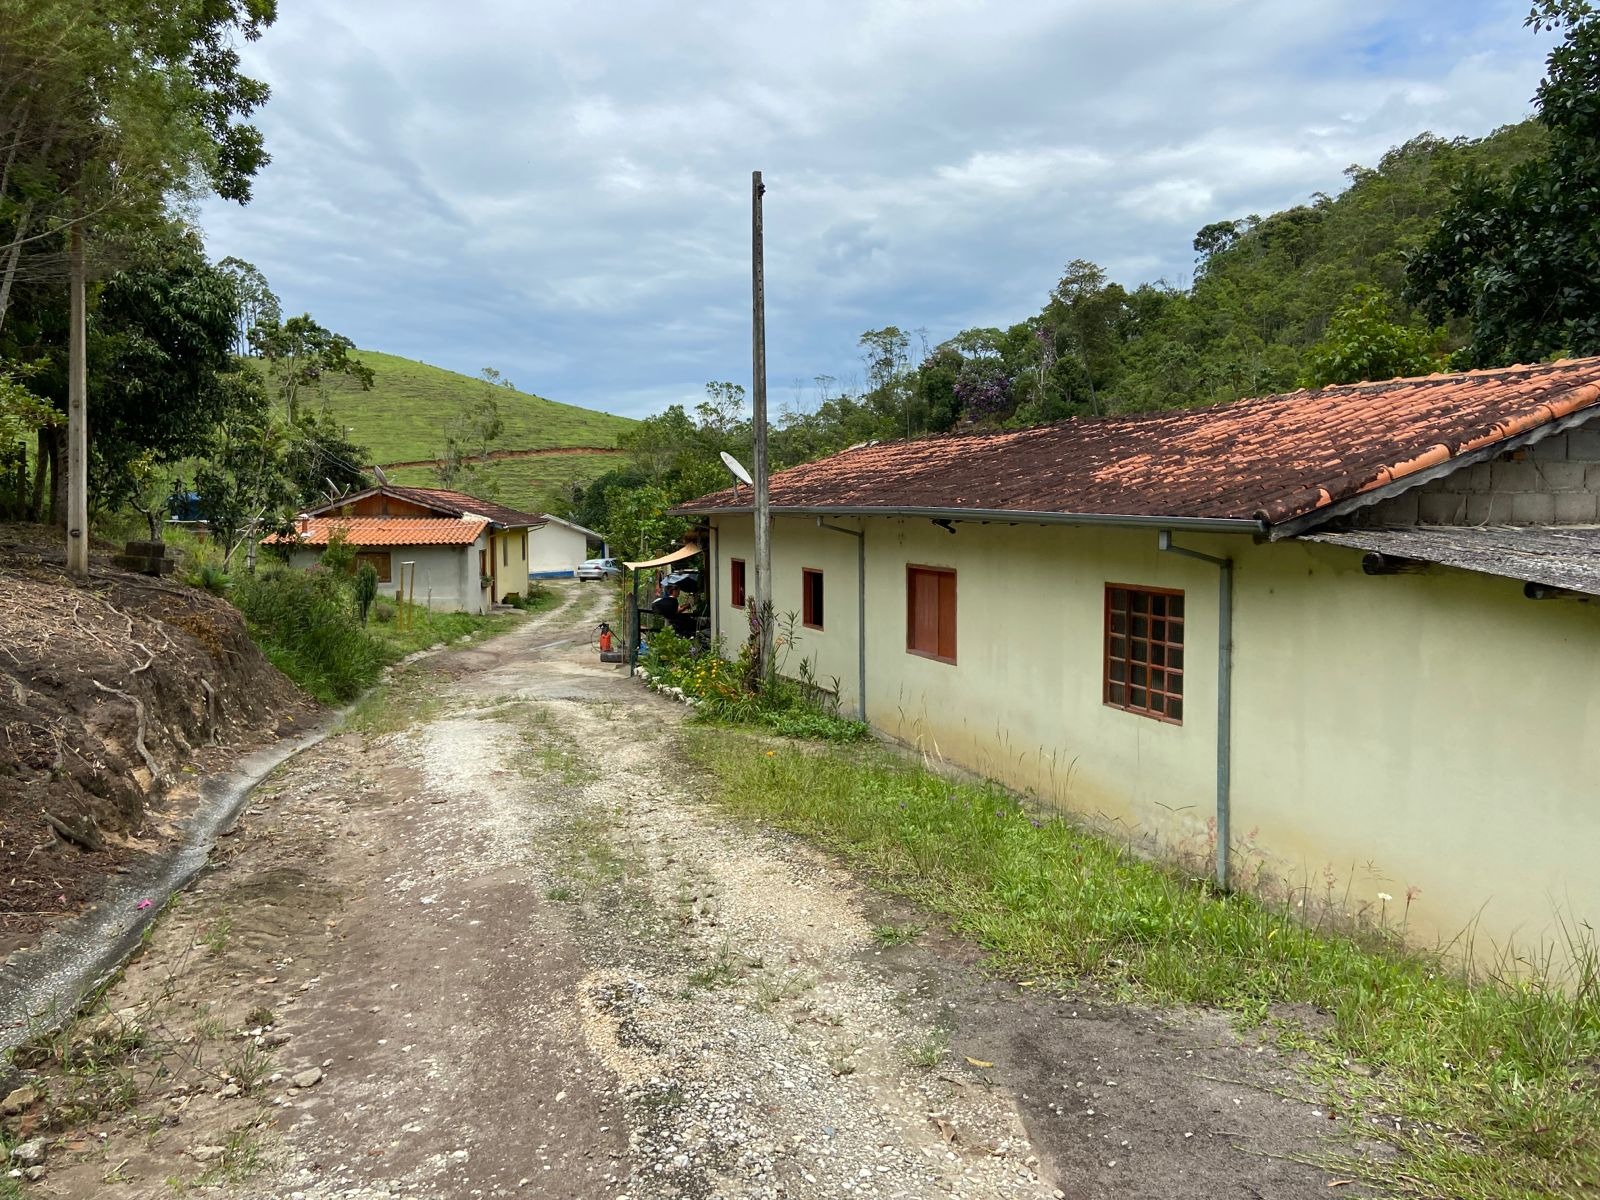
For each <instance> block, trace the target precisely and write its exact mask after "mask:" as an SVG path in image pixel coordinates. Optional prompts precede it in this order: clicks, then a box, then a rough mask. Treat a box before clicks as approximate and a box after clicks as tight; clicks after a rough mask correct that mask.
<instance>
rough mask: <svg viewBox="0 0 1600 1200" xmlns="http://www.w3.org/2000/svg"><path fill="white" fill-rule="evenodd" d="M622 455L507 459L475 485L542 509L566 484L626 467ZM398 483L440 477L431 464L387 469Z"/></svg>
mask: <svg viewBox="0 0 1600 1200" xmlns="http://www.w3.org/2000/svg"><path fill="white" fill-rule="evenodd" d="M626 462H627V458H626V456H624V455H621V454H550V455H544V456H542V457H539V458H505V459H499V460H497V461H496V462H494V463H492V464H490V466H489V467H488V468H487V475H486V477H487V479H488V480H489V484H488V486H486V487H485V486H482V485H475V486H476V490H477V491H478V492H482V493H493V494H492V495H486V496H485V499H489V500H498V501H499V502H500V503H502V504H509V505H511V506H512V507H513V508H520V509H522V510H523V511H524V512H543V511H544V510H545V509H547V508H549V507H550V501H551V499H552V498H553V497H554V496H555V495H556V494H557V493H559V492H561V491H562V490H563V489H564V488H565V487H566V486H567V485H570V484H573V483H583V484H587V483H589V482H590V481H591V480H594V479H597V478H598V477H599V476H601V475H604V474H605V473H606V472H607V471H614V470H616V469H617V468H618V467H621V466H623V465H624V464H625V463H626ZM387 474H388V476H389V478H390V479H391V480H393V481H394V482H395V483H399V484H404V485H406V486H407V487H438V486H439V479H438V476H436V475H435V474H434V473H433V471H432V469H431V468H428V467H400V468H397V469H395V470H392V471H389V472H387Z"/></svg>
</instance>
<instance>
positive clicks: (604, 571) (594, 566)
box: [577, 558, 622, 581]
mask: <svg viewBox="0 0 1600 1200" xmlns="http://www.w3.org/2000/svg"><path fill="white" fill-rule="evenodd" d="M621 574H622V564H621V563H619V562H618V561H617V560H616V559H614V558H591V559H590V560H589V561H588V562H586V563H584V564H582V565H581V566H580V567H579V568H578V571H577V575H578V578H579V579H581V580H584V581H588V580H593V579H612V578H615V577H616V576H618V575H621Z"/></svg>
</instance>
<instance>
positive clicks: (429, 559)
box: [289, 536, 488, 613]
mask: <svg viewBox="0 0 1600 1200" xmlns="http://www.w3.org/2000/svg"><path fill="white" fill-rule="evenodd" d="M486 545H487V543H486V542H485V540H484V538H483V537H481V536H480V537H479V538H478V540H477V541H476V542H475V543H473V544H472V545H471V546H391V547H386V549H388V551H389V561H390V564H391V565H390V581H389V582H388V583H380V584H379V585H378V595H380V596H387V597H389V598H390V599H391V600H392V599H394V598H395V596H396V594H397V593H398V591H399V587H400V579H401V574H400V564H401V563H402V562H406V561H411V562H415V563H416V564H417V572H416V587H415V589H414V590H413V595H414V598H415V600H416V602H417V603H418V604H421V605H424V606H426V607H429V608H434V609H437V610H439V611H440V612H469V613H482V612H487V611H488V603H487V601H488V593H487V592H485V591H484V590H483V589H482V588H481V587H479V586H478V551H479V550H481V549H483V548H484V547H485V546H486ZM321 557H322V551H321V550H320V549H318V550H313V549H297V550H295V551H294V552H293V553H292V554H291V555H290V558H289V565H290V566H292V567H298V568H304V567H310V566H314V565H315V564H316V563H317V562H318V561H319V560H320V559H321ZM407 579H408V581H409V568H407Z"/></svg>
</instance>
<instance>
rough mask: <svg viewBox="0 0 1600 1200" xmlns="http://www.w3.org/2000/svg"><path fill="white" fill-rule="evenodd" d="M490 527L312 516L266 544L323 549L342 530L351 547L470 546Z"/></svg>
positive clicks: (440, 520) (456, 520)
mask: <svg viewBox="0 0 1600 1200" xmlns="http://www.w3.org/2000/svg"><path fill="white" fill-rule="evenodd" d="M488 526H489V522H488V521H487V520H484V519H482V518H476V519H463V518H461V517H313V518H311V519H310V520H309V521H307V522H306V528H305V529H304V530H303V531H301V532H300V533H298V534H279V535H276V536H274V537H270V538H267V539H266V540H267V541H269V542H279V543H289V544H293V545H299V546H326V545H327V544H328V538H329V536H330V535H331V534H332V533H333V531H334V530H335V529H343V530H344V531H345V540H346V541H347V542H349V543H350V545H352V546H357V547H360V548H361V549H363V550H366V549H381V548H384V547H389V546H470V545H472V543H473V542H475V541H477V540H478V536H479V535H480V534H481V533H482V532H483V531H484V530H485V529H487V528H488Z"/></svg>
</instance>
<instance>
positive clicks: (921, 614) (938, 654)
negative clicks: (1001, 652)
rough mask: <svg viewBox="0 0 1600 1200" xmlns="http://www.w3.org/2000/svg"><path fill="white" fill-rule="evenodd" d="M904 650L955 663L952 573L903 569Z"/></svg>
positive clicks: (933, 569)
mask: <svg viewBox="0 0 1600 1200" xmlns="http://www.w3.org/2000/svg"><path fill="white" fill-rule="evenodd" d="M906 650H907V652H908V653H911V654H917V655H921V656H922V657H923V658H932V659H936V660H938V661H939V662H946V663H954V662H955V661H956V573H955V572H954V571H952V570H949V569H948V568H945V567H914V566H909V565H908V566H907V567H906Z"/></svg>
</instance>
